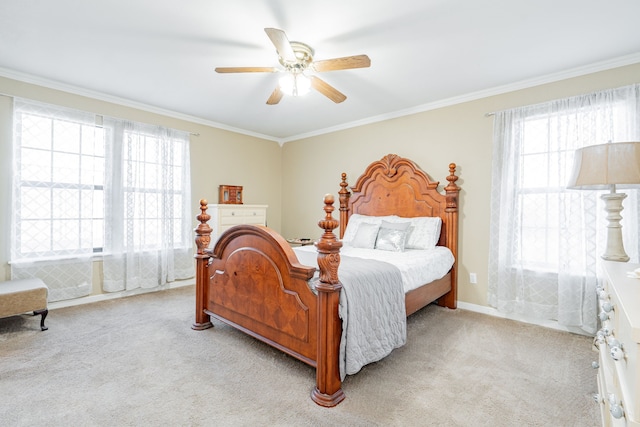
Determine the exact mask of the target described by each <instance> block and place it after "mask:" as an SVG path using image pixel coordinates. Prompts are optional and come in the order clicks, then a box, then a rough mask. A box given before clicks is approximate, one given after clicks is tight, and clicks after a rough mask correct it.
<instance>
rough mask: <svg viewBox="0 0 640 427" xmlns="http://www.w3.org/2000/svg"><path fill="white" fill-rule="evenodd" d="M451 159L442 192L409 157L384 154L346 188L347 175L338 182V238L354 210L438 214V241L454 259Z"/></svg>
mask: <svg viewBox="0 0 640 427" xmlns="http://www.w3.org/2000/svg"><path fill="white" fill-rule="evenodd" d="M455 172H456V165H455V163H451V164H449V175H448V176H447V181H449V183H448V185H447V186H446V187H444V191H445V193H444V194H442V193H440V192H439V191H438V185H439V182H438V181H433V180H432V179H431V178H430V177H429V175H427V173H425V172H424V171H423V170H422V169H420V168H419V167H418V165H416V164H415V163H414V162H413V161H412V160H409V159H407V158H404V157H400V156H398V155H396V154H387V155H386V156H384V157H383V158H382V159H380V160H378V161H375V162H373V163H371V164H370V165H369V166H368V167H367V169H366V170H365V171H364V173H363V174H362V175H361V176H360V178H358V180H357V181H356V184H355V185H354V186H352V187H351V190H349V189H348V188H347V187H348V186H349V184H347V175H346V174H345V173H343V174H342V182H341V183H340V187H341V188H340V191H339V198H340V238H342V237H343V236H344V231H345V229H346V227H347V223H348V221H349V216H351V214H354V213H358V214H362V215H372V216H383V215H398V216H401V217H407V218H410V217H417V216H439V217H440V218H442V231H441V233H440V240H439V241H438V245H440V246H447V247H448V248H449V249H450V250H451V251H452V252H453V254H454V256H455V257H456V259H457V253H458V193H459V192H460V187H458V186H457V185H456V181H457V180H458V177H457V176H456V174H455Z"/></svg>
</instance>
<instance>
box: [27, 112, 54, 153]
mask: <svg viewBox="0 0 640 427" xmlns="http://www.w3.org/2000/svg"><path fill="white" fill-rule="evenodd" d="M21 119H22V129H21V131H22V132H21V135H20V145H22V147H31V148H41V149H45V150H50V149H51V126H52V124H51V119H48V118H45V117H40V116H34V115H31V114H22V115H21Z"/></svg>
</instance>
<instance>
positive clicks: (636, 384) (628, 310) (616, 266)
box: [598, 262, 640, 426]
mask: <svg viewBox="0 0 640 427" xmlns="http://www.w3.org/2000/svg"><path fill="white" fill-rule="evenodd" d="M635 268H637V267H635V266H634V264H626V263H616V262H605V264H604V273H605V275H604V281H603V289H602V290H601V291H600V294H599V304H600V309H601V312H600V315H601V320H602V329H601V330H600V331H599V332H598V334H599V337H600V339H599V354H600V356H599V359H600V368H599V373H598V386H599V393H600V396H601V399H602V402H601V403H602V405H603V408H602V409H603V418H604V421H605V422H604V425H614V426H615V425H622V426H631V425H640V369H639V366H638V354H639V353H640V351H639V347H640V344H639V342H640V316H639V315H640V280H638V279H631V278H628V277H627V276H626V272H627V271H631V270H634V269H635ZM616 404H619V405H620V406H621V407H622V410H623V412H624V415H623V416H622V417H621V418H618V419H616V418H615V417H614V416H613V414H614V413H615V412H616V409H617V408H615V405H616ZM612 406H613V407H614V411H613V412H612V411H611V408H612Z"/></svg>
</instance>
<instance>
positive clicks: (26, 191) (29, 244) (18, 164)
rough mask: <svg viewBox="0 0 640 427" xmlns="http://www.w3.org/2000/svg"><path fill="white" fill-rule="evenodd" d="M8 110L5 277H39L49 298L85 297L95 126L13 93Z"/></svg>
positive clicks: (98, 169)
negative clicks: (8, 233)
mask: <svg viewBox="0 0 640 427" xmlns="http://www.w3.org/2000/svg"><path fill="white" fill-rule="evenodd" d="M13 109H14V110H13V117H14V134H13V135H14V150H13V152H14V155H13V160H14V161H13V197H12V228H11V278H12V279H28V278H40V279H42V280H43V281H44V282H45V283H46V284H47V286H48V287H49V301H60V300H66V299H72V298H78V297H82V296H86V295H89V294H90V293H91V289H92V286H91V277H92V271H93V270H92V264H93V262H92V257H93V255H94V250H95V246H96V245H97V246H101V245H102V242H101V241H100V236H101V230H102V222H101V218H102V184H103V180H104V139H103V132H102V128H101V127H100V126H96V116H95V114H92V113H87V112H83V111H78V110H73V109H68V108H64V107H59V106H56V105H50V104H44V103H39V102H35V101H31V100H26V99H20V98H14V104H13ZM96 229H98V230H100V232H98V233H96Z"/></svg>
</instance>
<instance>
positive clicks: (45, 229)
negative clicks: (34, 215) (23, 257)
mask: <svg viewBox="0 0 640 427" xmlns="http://www.w3.org/2000/svg"><path fill="white" fill-rule="evenodd" d="M51 240H52V239H51V221H49V220H25V221H22V222H21V223H20V245H21V248H20V249H21V252H22V253H25V252H26V253H29V252H43V253H47V252H49V251H50V250H51Z"/></svg>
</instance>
